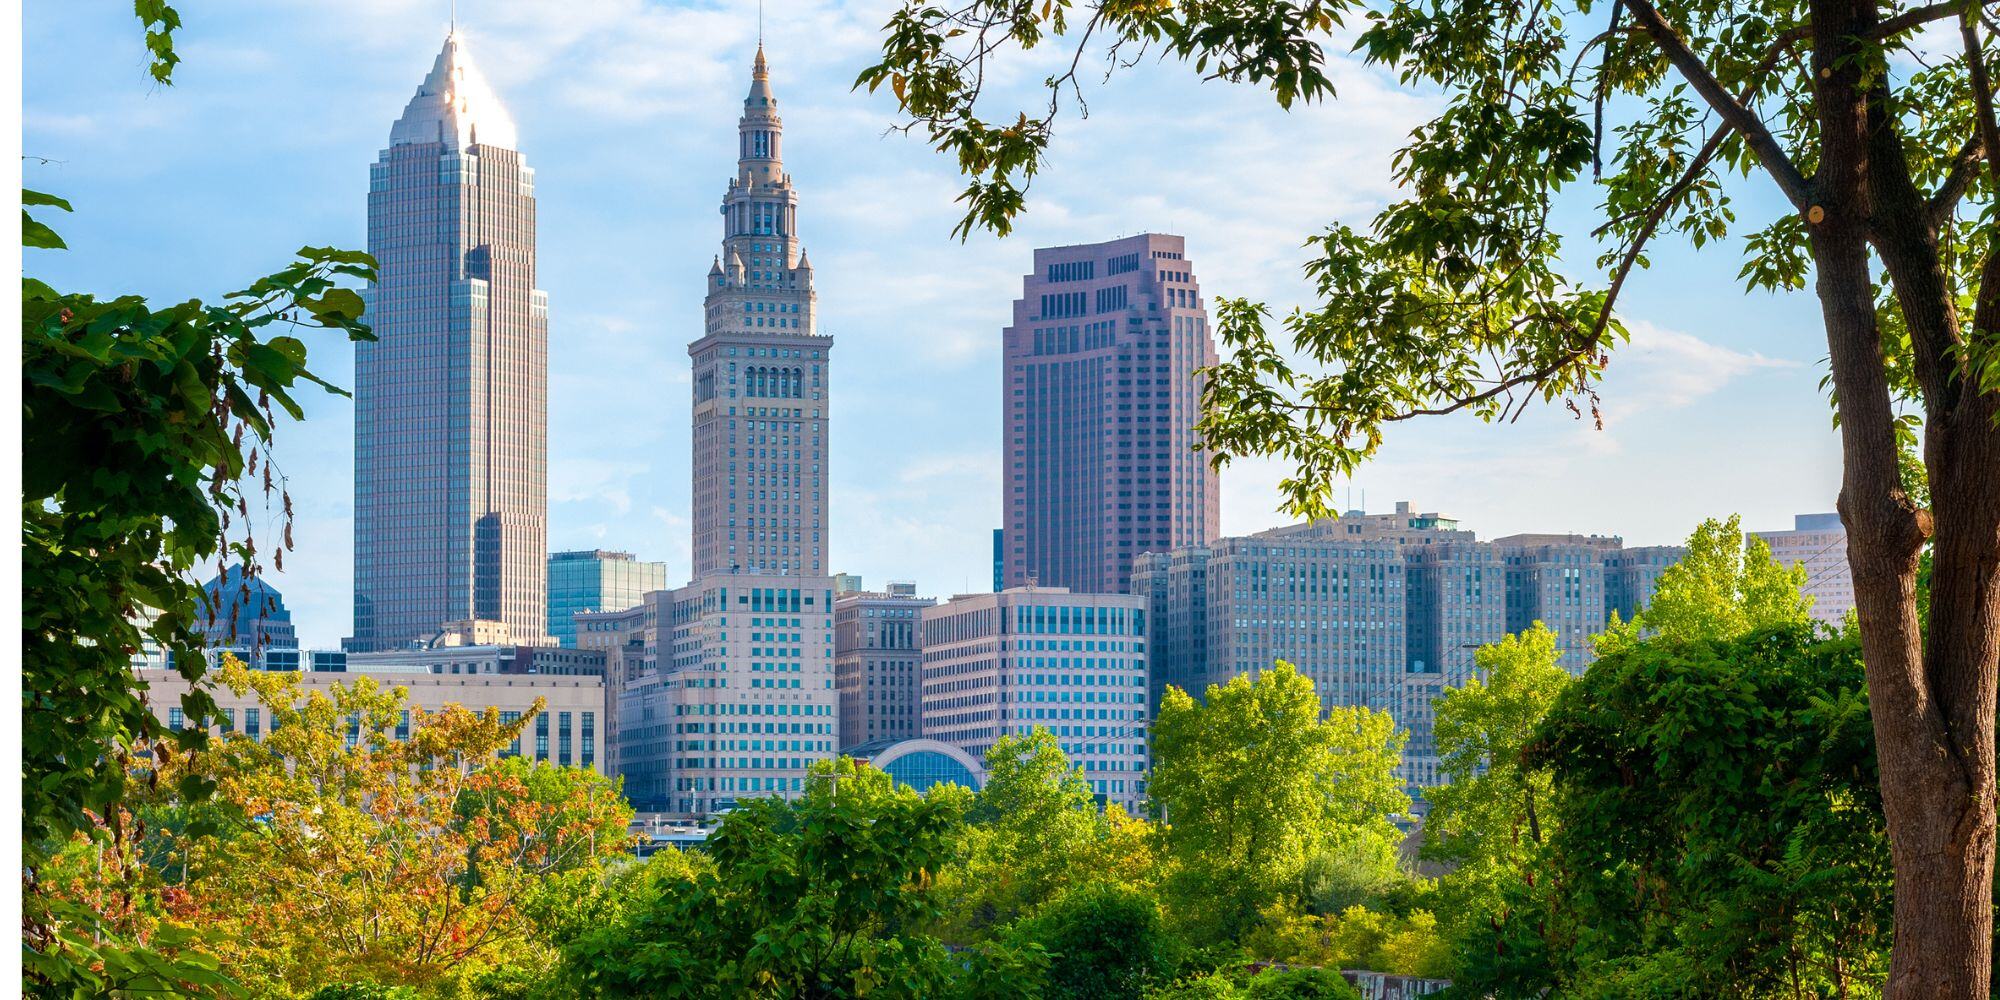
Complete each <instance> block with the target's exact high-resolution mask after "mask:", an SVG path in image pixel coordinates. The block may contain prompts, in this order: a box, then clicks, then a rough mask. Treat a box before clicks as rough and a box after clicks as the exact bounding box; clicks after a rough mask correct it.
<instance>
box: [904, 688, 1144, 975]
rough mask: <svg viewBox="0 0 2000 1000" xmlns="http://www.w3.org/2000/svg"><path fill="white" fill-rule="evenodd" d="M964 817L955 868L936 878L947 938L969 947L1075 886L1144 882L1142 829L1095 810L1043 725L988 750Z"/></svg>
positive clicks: (1112, 810)
mask: <svg viewBox="0 0 2000 1000" xmlns="http://www.w3.org/2000/svg"><path fill="white" fill-rule="evenodd" d="M967 818H968V819H969V820H971V821H972V826H971V827H970V828H969V829H968V830H967V831H966V860H965V863H964V864H962V865H954V866H952V867H950V868H948V869H946V870H945V871H943V872H941V873H940V874H939V885H938V893H939V896H940V898H941V899H942V900H943V907H944V909H945V911H946V912H945V913H944V914H943V925H944V926H943V932H944V934H945V935H946V937H947V939H948V940H951V941H954V942H957V943H965V942H969V941H972V940H975V939H977V938H978V937H980V936H981V935H982V934H984V933H985V932H986V931H988V930H990V929H992V928H996V927H998V926H1000V925H1004V924H1007V923H1009V922H1011V921H1013V920H1015V919H1016V918H1018V917H1020V916H1021V915H1022V914H1023V913H1026V912H1027V911H1029V910H1031V909H1033V908H1034V907H1036V906H1039V905H1041V904H1042V903H1046V902H1048V901H1049V900H1052V899H1054V898H1056V897H1057V896H1059V895H1061V894H1062V893H1064V892H1065V891H1067V890H1069V889H1071V888H1074V887H1077V886H1081V885H1085V884H1089V883H1096V882H1113V883H1119V884H1125V885H1144V884H1147V883H1149V882H1150V881H1151V878H1152V869H1153V867H1154V858H1153V851H1152V844H1151V839H1152V838H1151V837H1150V836H1149V833H1148V831H1147V829H1146V824H1145V823H1143V822H1141V821H1139V820H1136V819H1134V818H1133V817H1131V816H1129V815H1127V814H1126V813H1125V811H1124V810H1123V809H1121V808H1119V807H1117V806H1115V805H1113V806H1109V807H1107V808H1105V809H1102V810H1100V809H1099V808H1098V806H1097V803H1096V801H1095V799H1094V798H1093V797H1092V795H1091V792H1090V785H1089V783H1088V782H1086V781H1085V780H1084V777H1083V775H1082V773H1081V772H1079V771H1077V770H1076V769H1075V768H1074V767H1073V766H1072V765H1071V764H1070V761H1069V758H1068V757H1067V756H1065V755H1064V754H1063V752H1062V747H1061V745H1060V744H1059V743H1058V742H1057V740H1056V738H1055V737H1054V736H1053V735H1051V734H1050V733H1049V731H1048V730H1047V729H1046V728H1044V727H1040V726H1038V727H1036V728H1035V729H1034V730H1033V731H1032V732H1030V733H1029V734H1028V735H1025V736H1020V735H1014V734H1006V735H1002V736H1001V737H1000V738H999V739H998V740H996V741H995V742H994V744H993V746H992V748H991V749H990V750H988V751H987V754H986V783H985V786H984V787H983V788H981V789H980V791H979V794H978V795H977V796H976V797H975V798H974V800H973V804H972V807H971V809H970V811H969V812H968V813H967Z"/></svg>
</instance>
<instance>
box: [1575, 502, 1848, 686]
mask: <svg viewBox="0 0 2000 1000" xmlns="http://www.w3.org/2000/svg"><path fill="white" fill-rule="evenodd" d="M1805 583H1806V569H1805V567H1804V566H1803V565H1795V566H1781V565H1779V564H1778V563H1777V562H1776V561H1775V560H1773V559H1772V558H1771V544H1770V543H1769V542H1766V541H1765V540H1763V539H1762V538H1759V537H1757V536H1756V535H1750V536H1748V537H1747V538H1746V537H1745V536H1744V534H1743V531H1742V519H1741V518H1739V517H1737V516H1736V515H1734V514H1732V515H1730V517H1729V520H1728V521H1717V520H1715V519H1713V518H1710V519H1708V520H1706V521H1703V522H1702V523H1701V525H1700V526H1699V527H1697V528H1695V530H1694V534H1693V535H1692V536H1690V537H1689V538H1688V543H1687V554H1686V555H1684V556H1682V557H1681V559H1680V561H1679V562H1676V563H1674V564H1673V565H1672V566H1669V567H1667V568H1666V569H1664V570H1662V571H1661V572H1660V578H1659V581H1658V583H1657V584H1656V585H1655V586H1654V589H1653V598H1652V601H1651V603H1649V604H1647V605H1646V606H1645V607H1644V608H1642V609H1640V610H1639V612H1638V613H1637V614H1635V615H1633V616H1632V620H1631V621H1629V622H1627V621H1620V620H1619V619H1618V617H1617V613H1616V612H1613V614H1612V619H1611V624H1610V625H1609V627H1607V628H1606V629H1605V631H1604V634H1602V635H1600V636H1598V637H1597V639H1596V647H1597V652H1598V654H1599V655H1605V654H1608V653H1612V652H1616V651H1618V650H1620V649H1624V648H1627V647H1629V646H1631V645H1632V644H1633V643H1635V642H1637V641H1639V639H1640V637H1641V636H1657V637H1659V638H1661V639H1666V640H1669V641H1685V640H1689V639H1733V638H1735V637H1736V636H1739V635H1743V634H1744V633H1746V632H1751V631H1754V630H1757V629H1763V628H1780V627H1783V626H1787V625H1797V624H1804V623H1806V622H1809V621H1811V620H1812V616H1811V612H1812V602H1813V599H1812V598H1811V597H1810V596H1808V595H1807V594H1805V593H1804V592H1803V591H1802V590H1801V588H1802V587H1804V586H1805Z"/></svg>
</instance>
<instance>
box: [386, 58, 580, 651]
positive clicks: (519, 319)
mask: <svg viewBox="0 0 2000 1000" xmlns="http://www.w3.org/2000/svg"><path fill="white" fill-rule="evenodd" d="M535 225H536V218H535V174H534V171H533V170H532V169H530V168H529V167H528V165H527V161H526V160H525V159H524V158H523V157H522V155H521V152H520V143H519V140H518V138H517V136H516V133H515V130H514V123H513V121H512V119H510V118H509V117H508V115H507V111H506V109H505V108H503V107H502V106H501V104H500V101H499V99H498V97H496V96H495V95H494V93H493V90H492V88H491V87H489V86H488V85H487V83H486V80H485V78H484V77H482V76H481V75H480V73H479V70H478V68H477V67H475V66H474V65H473V62H472V57H471V55H470V54H469V53H468V52H467V50H466V46H465V42H464V40H463V39H462V38H460V37H459V35H458V34H457V33H456V31H454V32H453V33H452V34H451V35H450V36H448V37H447V38H446V39H445V42H444V48H443V51H441V52H439V53H438V57H437V61H436V63H435V64H434V65H433V66H432V67H431V71H430V74H429V75H428V76H426V77H425V78H424V80H423V83H422V84H421V85H419V86H418V88H417V93H416V96H415V97H412V98H411V99H410V102H409V105H408V106H407V107H406V108H405V109H404V111H403V116H402V117H401V118H400V119H398V120H397V122H396V124H395V126H394V128H392V129H391V130H390V133H389V146H388V148H386V149H384V150H382V153H381V155H380V156H379V157H378V158H377V159H376V161H375V163H374V164H373V165H372V166H371V167H370V168H369V173H368V251H369V253H371V254H373V255H374V257H375V260H376V262H377V264H378V267H379V273H378V278H377V280H376V283H375V284H374V285H373V286H372V287H370V288H369V289H368V290H367V292H366V297H367V305H368V323H369V325H370V326H371V327H373V329H374V332H375V338H376V339H374V340H372V341H364V342H362V343H358V344H356V345H355V348H354V635H353V637H352V638H351V639H349V640H348V643H347V647H348V648H349V649H353V650H356V651H363V652H365V651H370V650H379V649H396V648H400V647H403V646H406V645H408V644H409V643H410V642H411V641H413V640H420V639H422V638H423V637H425V636H428V635H430V634H432V633H434V632H435V631H436V630H437V628H438V626H439V624H440V623H442V622H447V621H455V620H465V619H486V620H492V621H504V622H506V623H507V624H508V625H509V626H510V627H511V628H512V629H513V635H514V638H515V639H517V640H519V641H522V642H527V643H536V642H539V641H540V640H541V636H542V632H543V630H544V629H545V628H546V627H547V624H548V613H547V607H546V588H547V583H548V581H547V575H546V574H547V565H546V558H547V524H546V520H547V513H548V299H547V297H546V296H545V295H544V294H543V292H542V291H541V289H539V288H537V287H536V280H535Z"/></svg>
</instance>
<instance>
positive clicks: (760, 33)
mask: <svg viewBox="0 0 2000 1000" xmlns="http://www.w3.org/2000/svg"><path fill="white" fill-rule="evenodd" d="M452 2H453V3H457V2H458V0H452ZM757 47H758V48H760V49H761V48H763V47H764V0H757Z"/></svg>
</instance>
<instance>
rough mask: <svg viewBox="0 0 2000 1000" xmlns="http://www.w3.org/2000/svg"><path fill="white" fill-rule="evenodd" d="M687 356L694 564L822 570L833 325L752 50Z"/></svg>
mask: <svg viewBox="0 0 2000 1000" xmlns="http://www.w3.org/2000/svg"><path fill="white" fill-rule="evenodd" d="M736 131H737V144H738V145H737V160H736V176H735V177H734V178H732V179H731V180H730V182H729V190H728V191H727V192H726V193H725V194H724V195H723V198H722V223H723V224H722V253H721V255H720V256H718V257H717V258H716V260H715V263H714V264H713V265H711V266H710V268H709V272H708V296H707V298H706V300H705V301H704V303H703V306H704V312H705V314H706V326H705V333H704V335H703V336H702V337H701V339H699V340H697V341H695V342H694V343H692V344H689V345H688V354H689V355H690V356H691V357H692V358H693V359H694V576H695V578H696V579H700V578H702V577H705V576H708V575H710V574H713V573H734V572H743V573H760V574H778V575H781V576H812V577H823V576H825V575H826V573H827V568H826V547H827V519H826V515H827V483H828V478H827V452H828V433H829V428H828V423H827V418H828V415H829V410H828V406H829V399H830V396H829V393H828V386H829V384H830V382H829V378H830V373H831V368H830V366H829V363H828V362H829V357H828V355H829V353H830V351H831V350H832V348H833V338H832V337H823V336H820V335H818V334H817V333H815V332H814V331H815V330H816V329H817V327H818V323H817V318H816V315H815V313H814V302H815V297H814V294H813V280H812V264H811V263H809V262H808V261H807V260H806V253H805V250H804V249H803V248H802V247H801V246H800V244H799V235H798V233H799V230H798V200H799V199H798V192H797V191H795V190H793V188H792V178H791V175H789V174H787V173H785V168H784V160H783V158H782V155H781V154H782V151H783V149H782V146H783V135H784V129H783V125H782V123H781V122H780V121H779V118H778V99H777V98H776V97H774V96H772V93H771V81H770V72H769V68H768V67H767V66H766V64H765V62H764V49H763V47H762V46H761V45H760V46H758V48H757V61H756V65H755V68H754V70H753V72H752V74H751V83H750V95H749V97H748V98H746V99H745V100H744V102H743V117H742V118H741V119H740V120H739V121H738V123H737V128H736Z"/></svg>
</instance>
